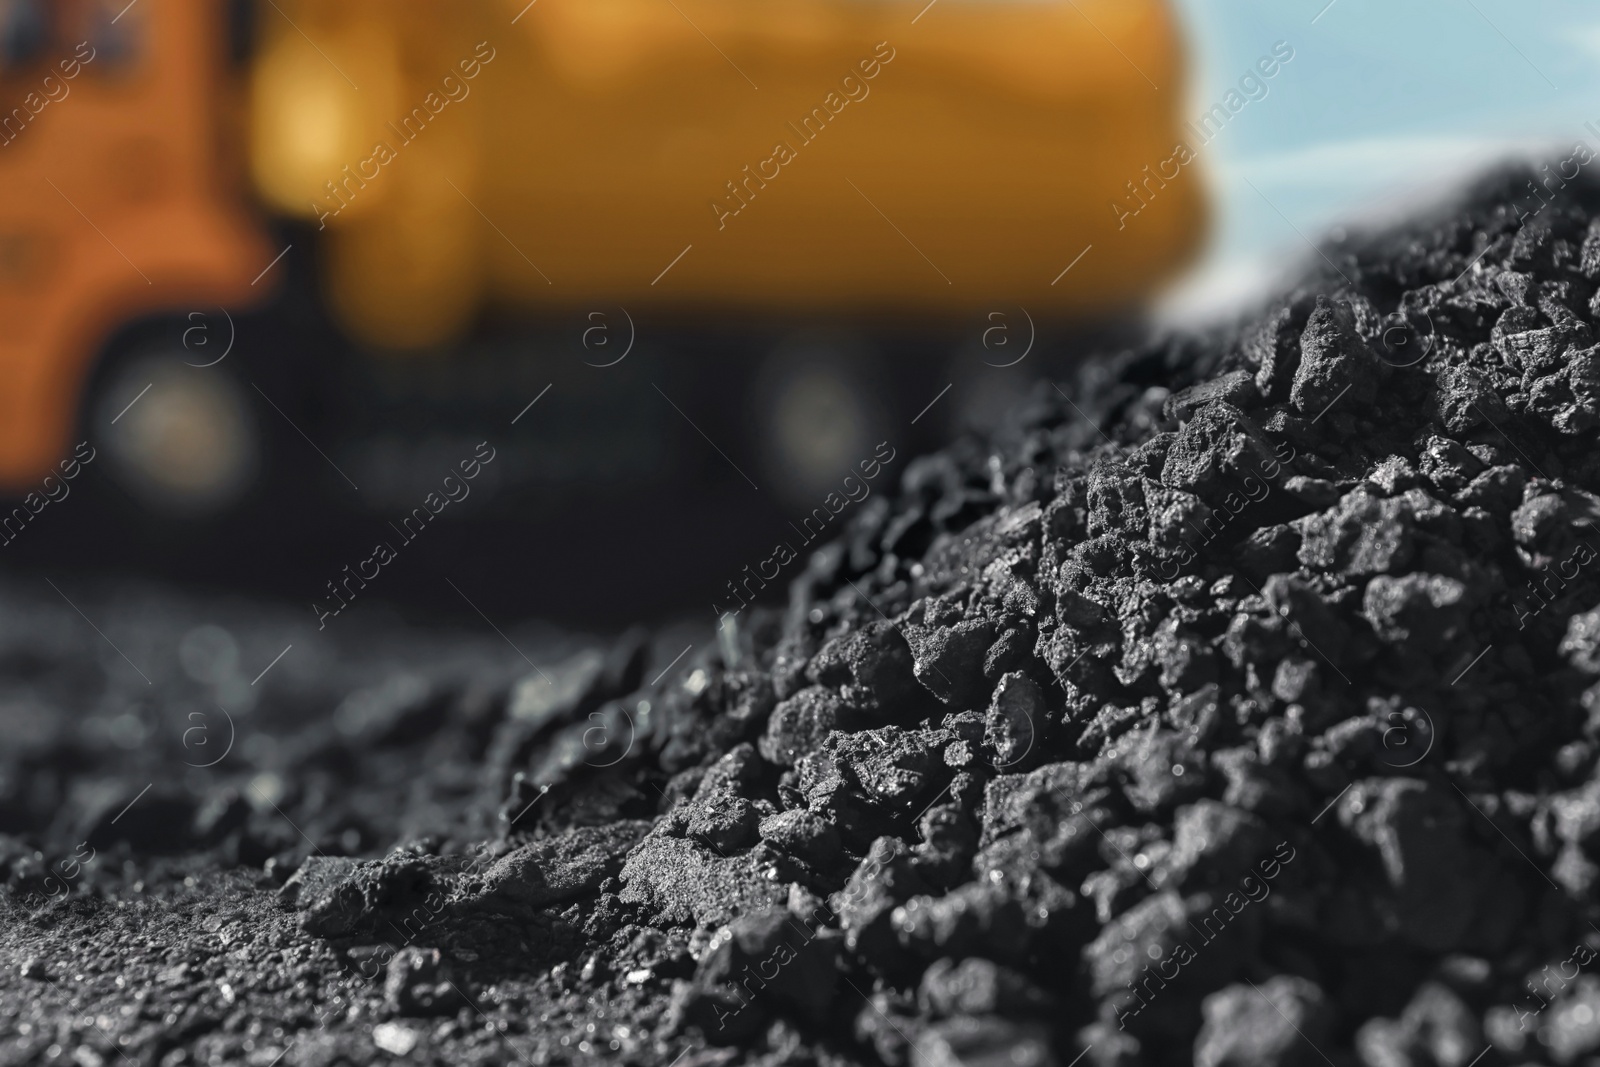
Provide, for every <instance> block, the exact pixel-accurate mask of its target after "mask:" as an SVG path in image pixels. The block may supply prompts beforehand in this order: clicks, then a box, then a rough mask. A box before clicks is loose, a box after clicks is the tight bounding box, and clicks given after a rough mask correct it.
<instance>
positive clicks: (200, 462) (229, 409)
mask: <svg viewBox="0 0 1600 1067" xmlns="http://www.w3.org/2000/svg"><path fill="white" fill-rule="evenodd" d="M186 355H187V353H185V352H183V351H181V350H177V351H175V350H169V349H166V348H161V347H156V348H151V349H144V350H140V351H137V352H136V353H134V354H132V355H130V356H129V357H128V358H126V359H121V360H118V361H117V362H116V364H115V365H114V366H113V367H111V368H108V373H107V374H106V375H105V376H104V378H103V380H102V384H101V387H100V389H99V392H98V395H97V397H96V398H95V400H94V401H93V402H92V408H91V410H90V424H91V426H92V427H93V428H94V431H95V434H94V440H95V441H97V442H104V451H105V454H106V457H107V465H106V466H107V469H108V472H109V473H110V475H111V477H112V479H113V480H114V481H115V483H116V484H117V486H118V487H119V488H120V489H121V490H122V491H123V492H125V493H126V494H127V495H128V496H130V497H132V498H133V500H134V502H135V503H136V504H137V505H138V506H139V508H140V509H141V510H142V511H144V512H145V513H147V514H148V515H149V516H150V517H152V518H155V519H158V520H162V519H173V520H183V521H185V522H196V521H205V520H209V519H215V518H219V517H221V516H223V515H225V514H226V513H228V512H229V511H230V510H231V509H233V508H235V507H236V506H237V505H238V504H239V503H240V502H241V501H242V500H243V499H244V498H245V497H246V496H247V495H248V494H249V493H250V491H251V489H252V488H253V487H254V486H255V484H256V482H257V480H258V478H259V476H260V473H261V469H262V461H263V451H264V450H263V440H262V429H261V425H260V422H259V421H258V419H257V416H256V414H255V412H254V410H253V406H252V405H251V404H250V403H249V397H248V395H247V390H248V388H249V387H248V386H246V385H245V384H244V383H243V382H242V381H241V380H240V379H239V377H238V376H237V375H236V374H235V373H234V372H233V371H232V370H231V369H230V368H229V367H228V365H227V364H225V363H221V364H217V365H214V366H209V367H197V366H194V365H193V364H191V363H190V362H188V361H187V360H186V359H185V356H186Z"/></svg>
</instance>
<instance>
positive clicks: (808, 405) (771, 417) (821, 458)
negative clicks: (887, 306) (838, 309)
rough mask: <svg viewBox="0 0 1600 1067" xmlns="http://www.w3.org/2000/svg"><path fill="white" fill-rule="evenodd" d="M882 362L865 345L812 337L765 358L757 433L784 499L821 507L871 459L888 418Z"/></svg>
mask: <svg viewBox="0 0 1600 1067" xmlns="http://www.w3.org/2000/svg"><path fill="white" fill-rule="evenodd" d="M881 363H882V360H881V359H880V357H879V356H878V354H877V353H876V352H875V351H873V350H872V349H871V348H869V347H868V346H866V345H864V344H860V343H853V342H850V341H843V340H836V339H831V338H814V337H797V338H792V339H790V340H789V341H786V342H785V343H783V344H781V345H779V346H778V347H777V348H776V349H775V350H774V351H773V352H772V354H771V355H770V356H768V357H767V360H766V362H765V364H764V366H763V367H762V371H761V374H760V375H759V377H758V380H757V382H756V387H755V398H756V403H755V405H754V406H753V413H754V415H755V418H754V420H753V427H752V429H753V430H754V433H755V436H756V438H757V440H756V446H757V448H758V449H759V451H760V454H761V458H762V463H761V466H762V470H763V472H764V473H765V475H766V479H767V481H769V482H770V483H772V484H773V487H774V489H775V490H776V491H777V495H778V496H780V497H781V498H783V499H784V500H785V501H786V502H788V503H789V504H791V505H809V504H815V503H817V502H818V500H820V499H821V497H822V496H823V495H824V494H826V493H827V492H828V491H830V490H833V489H836V488H838V483H839V479H840V478H841V477H843V476H844V475H846V474H848V473H850V470H851V468H852V467H853V466H854V465H855V464H856V463H858V462H859V461H861V460H863V459H867V458H870V457H871V455H872V443H873V442H874V441H876V440H878V439H879V437H875V436H874V434H875V433H878V432H879V431H881V429H882V424H883V421H884V419H883V409H884V407H885V404H884V398H883V397H882V395H881V389H882V386H883V382H882V381H881V379H882V377H883V375H882V370H883V368H882V366H881ZM880 436H881V434H880Z"/></svg>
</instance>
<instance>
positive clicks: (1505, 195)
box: [0, 176, 1600, 1067]
mask: <svg viewBox="0 0 1600 1067" xmlns="http://www.w3.org/2000/svg"><path fill="white" fill-rule="evenodd" d="M1524 178H1525V176H1515V177H1508V178H1505V179H1501V180H1497V181H1495V182H1491V183H1489V184H1488V185H1486V186H1484V187H1483V188H1481V189H1480V190H1479V191H1478V193H1477V194H1476V196H1475V198H1474V200H1473V201H1472V203H1471V205H1470V206H1468V207H1464V208H1461V209H1459V210H1456V211H1454V212H1451V213H1448V214H1445V215H1442V216H1441V217H1440V218H1439V219H1436V220H1429V221H1424V222H1419V223H1418V224H1416V225H1415V226H1414V227H1413V228H1412V229H1411V230H1409V231H1407V232H1404V233H1400V234H1390V235H1381V236H1378V237H1374V238H1363V239H1360V240H1356V241H1351V242H1348V243H1346V244H1343V245H1336V246H1325V247H1324V250H1323V251H1324V253H1325V255H1326V259H1325V260H1324V259H1319V260H1317V261H1316V262H1315V266H1316V267H1317V274H1316V275H1315V276H1313V277H1312V278H1311V280H1310V281H1308V282H1307V284H1306V287H1305V288H1304V289H1302V290H1299V291H1297V292H1295V293H1293V294H1291V295H1289V296H1288V297H1286V298H1285V299H1284V300H1283V301H1282V302H1281V303H1280V304H1278V305H1275V306H1273V307H1271V308H1269V309H1268V310H1267V311H1266V312H1264V313H1263V314H1262V315H1260V316H1258V317H1256V318H1255V319H1253V320H1252V321H1250V322H1248V323H1246V324H1244V325H1243V327H1242V328H1241V329H1239V330H1238V331H1226V332H1223V333H1221V334H1218V335H1215V336H1204V337H1192V338H1178V339H1172V340H1168V341H1163V342H1160V343H1157V344H1153V345H1151V346H1149V347H1147V348H1144V349H1141V350H1137V351H1133V352H1128V353H1123V354H1121V355H1117V356H1114V357H1108V358H1106V359H1104V360H1101V361H1098V362H1096V363H1095V364H1092V365H1091V366H1090V367H1088V368H1087V370H1086V371H1085V373H1084V375H1083V377H1082V379H1081V380H1080V382H1078V383H1077V384H1076V385H1075V386H1071V387H1069V388H1067V389H1066V390H1065V391H1062V390H1059V389H1055V388H1052V387H1044V388H1042V389H1041V391H1040V393H1039V394H1038V395H1037V397H1036V400H1035V402H1034V403H1032V404H1031V405H1029V406H1028V407H1027V408H1026V409H1025V410H1023V411H1021V412H1019V413H1018V416H1017V417H1016V418H1015V420H1014V421H1013V422H1012V424H1011V426H1010V428H1009V430H1008V431H1007V432H1005V433H1004V434H1003V435H1002V436H1001V437H999V438H998V439H996V440H995V441H993V442H990V443H988V444H987V445H980V444H979V443H977V442H973V441H968V442H965V443H962V444H960V445H957V446H955V447H952V448H951V449H949V450H948V451H946V452H944V453H941V454H937V455H933V456H929V457H924V458H921V459H918V460H916V461H914V462H911V463H908V464H907V465H906V466H905V467H903V468H901V467H899V465H898V464H897V466H896V469H895V471H894V477H895V478H896V479H898V480H899V484H900V488H899V489H898V491H897V492H896V493H894V494H891V493H890V492H889V490H888V486H887V485H884V486H883V490H882V491H881V492H879V493H877V494H875V495H874V496H873V497H872V498H871V499H870V500H869V501H868V502H867V503H865V504H864V505H863V506H862V507H861V508H860V509H859V510H858V511H856V512H855V513H854V515H853V518H852V519H851V523H850V526H849V528H848V530H847V531H846V532H845V534H844V536H843V538H842V539H841V540H840V541H839V542H837V543H836V544H834V545H831V546H829V547H827V548H824V549H823V550H821V551H819V552H817V553H816V554H815V555H813V556H811V557H810V558H809V561H808V560H806V559H805V557H802V558H801V559H800V560H798V561H796V562H795V563H794V564H793V566H792V569H791V570H789V571H788V572H786V573H787V574H790V575H792V574H798V573H800V572H801V569H802V568H804V573H803V576H802V577H800V578H799V579H798V580H797V581H795V583H794V584H793V585H792V587H791V588H790V594H789V607H788V609H787V611H784V612H779V611H763V610H759V609H747V610H745V611H744V612H742V613H741V614H739V615H738V616H737V617H736V618H732V619H729V620H728V621H726V622H725V623H724V626H723V628H722V631H721V633H720V634H713V633H711V632H710V627H709V625H706V626H704V627H702V628H699V629H696V628H694V627H686V628H684V629H683V630H681V631H679V632H666V633H659V634H656V635H653V636H650V637H646V636H643V635H627V636H624V637H623V638H620V639H606V640H605V641H585V640H580V639H577V638H574V637H572V636H570V635H562V634H558V633H554V632H541V631H538V630H534V629H531V628H528V629H514V630H507V631H506V632H505V634H503V635H502V634H499V633H497V632H495V630H494V629H493V627H492V625H491V624H490V623H489V622H488V621H487V620H484V621H483V625H481V626H472V625H468V626H458V625H452V626H451V627H450V628H448V629H430V628H427V627H423V626H419V625H417V624H416V623H415V622H407V621H405V620H402V619H400V618H398V617H392V618H391V617H385V616H384V614H383V612H382V611H381V610H379V609H376V608H373V609H370V610H368V611H367V612H366V613H364V614H362V613H355V614H352V615H351V616H349V617H347V618H343V619H335V620H332V621H331V622H330V625H329V627H328V630H327V631H326V632H324V633H321V634H315V625H314V623H313V622H312V621H311V619H310V618H309V617H308V615H307V613H305V612H304V611H303V610H301V609H299V608H279V607H273V606H270V605H264V604H260V603H256V602H253V601H250V600H244V599H238V600H230V599H227V598H222V597H200V596H198V595H195V596H190V597H187V598H185V597H180V596H176V595H174V594H173V593H172V592H170V591H169V590H167V589H164V588H160V587H156V586H141V585H137V584H115V583H106V582H104V581H102V580H96V581H94V582H86V588H79V587H77V586H76V585H75V584H74V583H73V581H72V580H71V579H70V578H61V579H58V580H55V586H56V588H52V587H51V586H50V585H49V584H46V583H45V582H44V581H42V580H40V579H36V578H25V577H19V576H14V577H11V578H8V579H6V580H5V583H4V586H3V588H0V604H3V605H4V611H3V613H0V731H3V736H5V737H6V738H7V743H6V744H5V746H4V747H3V748H0V876H3V878H4V884H5V888H4V890H3V891H0V907H4V909H5V910H6V912H7V913H8V916H9V918H8V919H7V921H6V922H5V925H4V927H3V928H0V1064H3V1063H61V1062H72V1063H76V1064H81V1065H84V1067H92V1065H97V1064H104V1063H111V1062H113V1061H115V1062H124V1063H130V1064H140V1065H144V1064H162V1065H177V1064H184V1063H190V1062H205V1063H219V1064H220V1063H235V1062H245V1063H250V1064H253V1065H256V1067H269V1065H271V1064H273V1063H277V1062H282V1063H284V1064H286V1065H299V1064H323V1063H338V1062H354V1063H368V1062H374V1061H381V1060H388V1059H393V1058H403V1059H410V1060H414V1061H418V1062H438V1063H448V1064H463V1063H515V1062H526V1063H530V1064H544V1063H564V1062H592V1061H606V1062H627V1063H639V1064H646V1063H649V1064H672V1063H677V1064H680V1065H681V1067H690V1065H708V1064H723V1063H731V1062H762V1063H772V1064H778V1063H808V1062H810V1063H818V1064H856V1063H863V1064H877V1063H883V1064H889V1065H895V1067H898V1065H901V1064H922V1065H936V1064H937V1065H944V1064H995V1065H999V1064H1011V1065H1021V1067H1028V1065H1044V1064H1050V1063H1055V1064H1059V1065H1067V1064H1071V1063H1075V1062H1082V1063H1086V1064H1100V1065H1111V1064H1130V1065H1131V1064H1139V1063H1149V1064H1155V1063H1178V1062H1189V1061H1191V1060H1192V1061H1193V1062H1196V1063H1200V1064H1205V1065H1208V1067H1221V1065H1225V1064H1226V1065H1257V1064H1259V1065H1269V1064H1310V1063H1323V1062H1326V1063H1329V1064H1330V1065H1333V1064H1336V1065H1339V1067H1343V1065H1344V1064H1355V1063H1361V1064H1365V1065H1368V1067H1390V1065H1394V1067H1401V1065H1413V1064H1414V1065H1424V1064H1438V1065H1450V1067H1468V1065H1479V1067H1494V1065H1501V1064H1521V1063H1556V1064H1562V1065H1565V1064H1572V1063H1585V1062H1592V1059H1593V1057H1595V1056H1596V1055H1600V967H1596V966H1595V957H1596V954H1597V953H1600V928H1597V927H1596V926H1595V925H1594V923H1595V921H1596V920H1597V919H1600V907H1597V905H1600V901H1597V900H1596V896H1595V886H1596V879H1597V878H1600V862H1597V861H1600V775H1597V773H1596V754H1597V749H1596V737H1595V734H1596V732H1597V731H1600V685H1597V684H1596V679H1597V677H1600V611H1595V610H1591V609H1594V607H1595V605H1596V604H1597V602H1600V565H1597V562H1596V560H1597V556H1600V549H1597V548H1595V547H1594V546H1593V545H1592V544H1591V542H1592V541H1593V540H1594V535H1595V530H1594V526H1595V524H1596V522H1597V521H1600V496H1597V495H1596V494H1600V453H1597V452H1596V451H1595V449H1594V441H1595V430H1596V427H1597V426H1600V346H1596V345H1595V338H1594V336H1593V329H1594V327H1593V325H1592V322H1593V319H1594V318H1595V316H1596V315H1597V314H1600V299H1597V298H1596V283H1597V282H1600V220H1597V221H1596V222H1595V224H1594V225H1591V219H1592V218H1595V217H1596V216H1597V215H1600V191H1596V190H1594V189H1592V188H1584V189H1582V190H1578V189H1571V190H1568V191H1567V192H1566V193H1565V194H1563V197H1562V198H1561V199H1559V200H1558V201H1557V202H1555V203H1551V204H1548V205H1546V204H1544V203H1543V201H1541V200H1539V199H1537V198H1535V197H1534V196H1533V194H1532V193H1531V192H1530V191H1528V190H1527V189H1526V187H1525V186H1524V184H1523V182H1524ZM1069 396H1070V397H1071V399H1070V400H1068V399H1066V398H1067V397H1069ZM901 462H905V461H904V460H902V461H901ZM902 475H903V477H902ZM52 577H53V578H54V576H52ZM69 598H70V600H69ZM708 622H709V615H708ZM290 645H292V646H293V647H292V648H290V649H289V651H288V652H287V653H286V654H285V655H284V656H283V657H282V659H281V660H279V661H277V662H276V663H275V665H274V666H272V667H271V668H270V669H269V670H268V671H267V673H266V674H265V675H264V676H261V677H259V678H258V674H259V672H260V671H261V670H262V669H263V668H264V667H266V666H267V665H268V664H269V663H273V662H274V657H275V656H277V655H278V654H279V652H280V651H281V650H283V649H284V648H285V647H286V646H290ZM686 646H692V647H689V648H687V649H686ZM680 653H683V654H682V655H681V656H680ZM252 679H257V680H256V681H254V682H252ZM223 708H227V709H228V711H227V712H226V713H224V712H223V711H222V709H223ZM230 740H231V745H230V744H229V743H228V742H229V741H230ZM186 764H187V766H186ZM207 764H209V766H205V765H207ZM147 787H148V788H147Z"/></svg>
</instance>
